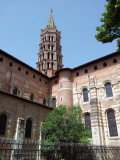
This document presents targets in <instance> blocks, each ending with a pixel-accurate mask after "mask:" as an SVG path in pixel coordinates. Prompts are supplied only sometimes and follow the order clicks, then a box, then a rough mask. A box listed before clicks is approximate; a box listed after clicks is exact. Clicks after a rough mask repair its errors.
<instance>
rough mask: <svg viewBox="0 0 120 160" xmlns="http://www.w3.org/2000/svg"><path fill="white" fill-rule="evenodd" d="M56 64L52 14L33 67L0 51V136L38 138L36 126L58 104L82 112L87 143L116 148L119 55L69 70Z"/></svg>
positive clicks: (119, 139) (58, 51)
mask: <svg viewBox="0 0 120 160" xmlns="http://www.w3.org/2000/svg"><path fill="white" fill-rule="evenodd" d="M62 61H63V56H62V46H61V32H60V31H58V30H57V27H56V26H55V22H54V19H53V15H52V11H51V15H50V18H49V21H48V24H47V26H46V28H45V29H41V43H40V45H39V53H38V61H37V69H34V68H32V67H31V66H29V65H27V64H25V63H24V62H22V61H20V60H19V59H17V58H15V57H13V56H12V55H11V54H9V53H6V52H5V51H3V50H0V138H7V139H15V140H24V139H32V140H38V139H40V135H39V134H38V128H39V127H40V126H41V125H42V124H44V121H45V118H46V117H47V115H48V114H49V113H50V112H51V111H52V109H53V108H55V107H57V106H59V105H61V104H62V105H66V106H68V107H69V106H72V105H74V106H76V107H78V106H80V107H81V108H82V111H83V113H84V117H83V121H84V123H85V125H86V126H87V127H88V128H89V129H90V130H91V132H92V138H91V144H94V145H115V146H118V145H120V52H114V53H111V54H109V55H106V56H104V57H101V58H99V59H95V60H93V61H91V62H88V63H86V64H83V65H80V66H77V67H75V68H72V69H71V68H64V67H63V62H62ZM71 127H72V126H71Z"/></svg>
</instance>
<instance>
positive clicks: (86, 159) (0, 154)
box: [0, 139, 120, 160]
mask: <svg viewBox="0 0 120 160" xmlns="http://www.w3.org/2000/svg"><path fill="white" fill-rule="evenodd" d="M0 160H120V147H118V146H117V147H115V146H93V145H86V144H79V143H52V142H51V143H48V142H38V141H15V140H5V139H0Z"/></svg>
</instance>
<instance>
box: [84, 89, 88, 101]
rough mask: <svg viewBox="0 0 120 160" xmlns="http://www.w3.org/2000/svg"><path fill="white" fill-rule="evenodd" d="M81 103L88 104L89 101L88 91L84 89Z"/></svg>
mask: <svg viewBox="0 0 120 160" xmlns="http://www.w3.org/2000/svg"><path fill="white" fill-rule="evenodd" d="M83 101H84V102H88V101H89V99H88V90H87V89H86V88H85V89H84V90H83Z"/></svg>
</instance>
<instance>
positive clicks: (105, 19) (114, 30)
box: [95, 0, 120, 51]
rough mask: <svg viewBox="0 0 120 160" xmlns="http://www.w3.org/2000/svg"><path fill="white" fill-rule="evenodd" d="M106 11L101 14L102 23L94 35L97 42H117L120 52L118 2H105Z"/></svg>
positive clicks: (119, 0)
mask: <svg viewBox="0 0 120 160" xmlns="http://www.w3.org/2000/svg"><path fill="white" fill-rule="evenodd" d="M106 1H107V4H106V5H105V9H106V11H105V12H104V13H102V18H101V19H100V21H101V22H102V23H103V24H102V25H101V26H100V27H97V28H96V31H98V33H97V35H95V37H96V39H97V40H98V41H101V42H103V43H108V42H112V41H113V40H115V39H118V41H117V47H118V51H119V50H120V39H119V38H120V0H106Z"/></svg>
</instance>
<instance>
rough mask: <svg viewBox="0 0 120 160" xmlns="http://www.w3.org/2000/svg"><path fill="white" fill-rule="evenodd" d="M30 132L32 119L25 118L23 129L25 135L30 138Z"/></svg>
mask: <svg viewBox="0 0 120 160" xmlns="http://www.w3.org/2000/svg"><path fill="white" fill-rule="evenodd" d="M31 132H32V121H31V120H30V119H27V121H26V129H25V137H26V138H31Z"/></svg>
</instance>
